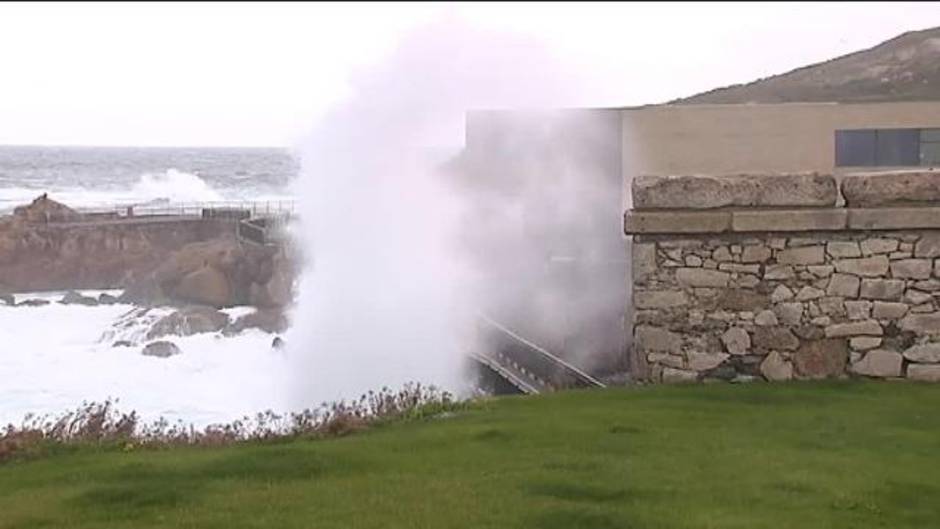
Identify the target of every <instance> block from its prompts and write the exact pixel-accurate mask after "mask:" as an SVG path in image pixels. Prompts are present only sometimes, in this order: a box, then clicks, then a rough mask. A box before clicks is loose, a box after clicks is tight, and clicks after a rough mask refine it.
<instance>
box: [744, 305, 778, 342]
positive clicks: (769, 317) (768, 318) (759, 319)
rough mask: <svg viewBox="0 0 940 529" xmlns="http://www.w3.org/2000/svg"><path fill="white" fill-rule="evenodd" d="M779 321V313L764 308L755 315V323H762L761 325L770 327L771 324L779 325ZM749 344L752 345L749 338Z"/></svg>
mask: <svg viewBox="0 0 940 529" xmlns="http://www.w3.org/2000/svg"><path fill="white" fill-rule="evenodd" d="M778 324H779V321H778V320H777V315H776V314H774V313H773V312H771V311H769V310H762V311H760V312H758V313H757V315H756V316H754V325H760V326H761V327H768V326H771V325H778ZM748 345H749V346H750V340H748Z"/></svg>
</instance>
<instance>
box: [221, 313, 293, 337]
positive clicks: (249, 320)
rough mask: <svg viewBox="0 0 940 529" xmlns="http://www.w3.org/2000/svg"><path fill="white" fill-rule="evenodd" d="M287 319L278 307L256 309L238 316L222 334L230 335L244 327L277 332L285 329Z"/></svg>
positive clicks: (244, 328)
mask: <svg viewBox="0 0 940 529" xmlns="http://www.w3.org/2000/svg"><path fill="white" fill-rule="evenodd" d="M287 327H288V320H287V316H286V315H285V314H284V311H282V310H280V309H258V310H256V311H255V312H252V313H250V314H245V315H244V316H240V317H239V318H238V319H236V320H235V321H234V322H232V323H231V324H229V325H228V326H227V327H226V328H225V329H224V330H223V331H222V334H224V335H226V336H231V335H235V334H238V333H240V332H242V331H244V330H246V329H259V330H261V331H264V332H266V333H271V334H273V333H279V332H284V331H286V330H287Z"/></svg>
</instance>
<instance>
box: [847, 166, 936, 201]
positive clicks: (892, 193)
mask: <svg viewBox="0 0 940 529" xmlns="http://www.w3.org/2000/svg"><path fill="white" fill-rule="evenodd" d="M842 195H843V196H844V197H845V202H846V204H847V205H848V206H849V207H872V206H888V205H894V204H913V203H931V202H934V203H935V202H938V201H940V172H937V171H926V170H925V171H890V172H878V173H857V174H848V175H845V176H844V177H843V178H842Z"/></svg>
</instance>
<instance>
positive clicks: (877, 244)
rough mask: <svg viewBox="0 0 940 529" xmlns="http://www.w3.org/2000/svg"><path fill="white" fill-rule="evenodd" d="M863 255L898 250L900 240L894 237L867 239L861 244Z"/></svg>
mask: <svg viewBox="0 0 940 529" xmlns="http://www.w3.org/2000/svg"><path fill="white" fill-rule="evenodd" d="M861 249H862V255H865V256H868V255H875V254H880V253H891V252H894V251H897V249H898V241H896V240H894V239H883V238H880V237H879V238H873V239H865V240H864V241H862V244H861Z"/></svg>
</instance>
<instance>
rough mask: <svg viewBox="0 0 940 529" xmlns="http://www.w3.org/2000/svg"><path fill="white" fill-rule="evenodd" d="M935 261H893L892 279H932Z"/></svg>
mask: <svg viewBox="0 0 940 529" xmlns="http://www.w3.org/2000/svg"><path fill="white" fill-rule="evenodd" d="M932 271H933V261H932V260H930V259H902V260H899V261H891V277H896V278H899V279H930V273H931V272H932Z"/></svg>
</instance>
